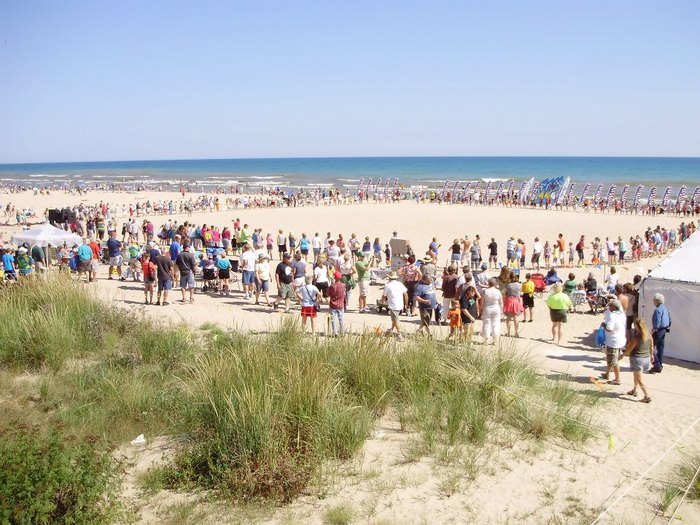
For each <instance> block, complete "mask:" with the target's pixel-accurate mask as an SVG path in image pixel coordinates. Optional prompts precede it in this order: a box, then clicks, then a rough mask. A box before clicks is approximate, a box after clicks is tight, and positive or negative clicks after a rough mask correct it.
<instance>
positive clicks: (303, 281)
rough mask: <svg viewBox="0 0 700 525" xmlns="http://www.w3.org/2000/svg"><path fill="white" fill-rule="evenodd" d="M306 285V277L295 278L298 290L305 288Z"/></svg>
mask: <svg viewBox="0 0 700 525" xmlns="http://www.w3.org/2000/svg"><path fill="white" fill-rule="evenodd" d="M305 284H306V277H295V278H294V286H295V287H296V288H299V287H300V286H304V285H305Z"/></svg>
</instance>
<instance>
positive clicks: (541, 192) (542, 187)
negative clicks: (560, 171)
mask: <svg viewBox="0 0 700 525" xmlns="http://www.w3.org/2000/svg"><path fill="white" fill-rule="evenodd" d="M552 180H553V179H544V180H543V181H542V182H540V184H539V186H538V187H537V193H536V195H537V200H538V201H540V202H542V199H545V198H546V196H545V193H546V192H547V188H548V187H549V183H550V182H551V181H552Z"/></svg>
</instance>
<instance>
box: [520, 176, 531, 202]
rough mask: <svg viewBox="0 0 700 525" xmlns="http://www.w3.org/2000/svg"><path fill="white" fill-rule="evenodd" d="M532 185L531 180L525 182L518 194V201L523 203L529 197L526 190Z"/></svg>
mask: <svg viewBox="0 0 700 525" xmlns="http://www.w3.org/2000/svg"><path fill="white" fill-rule="evenodd" d="M529 185H530V181H529V180H524V181H523V183H522V184H521V185H520V191H519V192H518V201H520V202H523V201H524V200H525V198H526V197H527V195H526V194H525V190H526V189H527V187H528V186H529Z"/></svg>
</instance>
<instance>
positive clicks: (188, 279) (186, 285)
mask: <svg viewBox="0 0 700 525" xmlns="http://www.w3.org/2000/svg"><path fill="white" fill-rule="evenodd" d="M176 264H177V267H178V269H179V270H180V290H181V291H182V302H183V303H184V302H185V296H186V295H187V292H189V296H190V303H194V289H195V287H196V286H197V285H196V284H195V281H194V272H195V268H197V258H196V257H195V256H194V253H192V247H191V246H190V245H189V244H187V243H185V245H184V246H183V249H182V251H181V252H180V255H178V256H177V261H176Z"/></svg>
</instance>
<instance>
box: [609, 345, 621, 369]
mask: <svg viewBox="0 0 700 525" xmlns="http://www.w3.org/2000/svg"><path fill="white" fill-rule="evenodd" d="M623 350H624V349H623V348H613V347H611V346H606V347H605V360H606V361H607V363H608V366H617V365H619V364H620V361H619V359H620V354H621V353H622V351H623Z"/></svg>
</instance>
